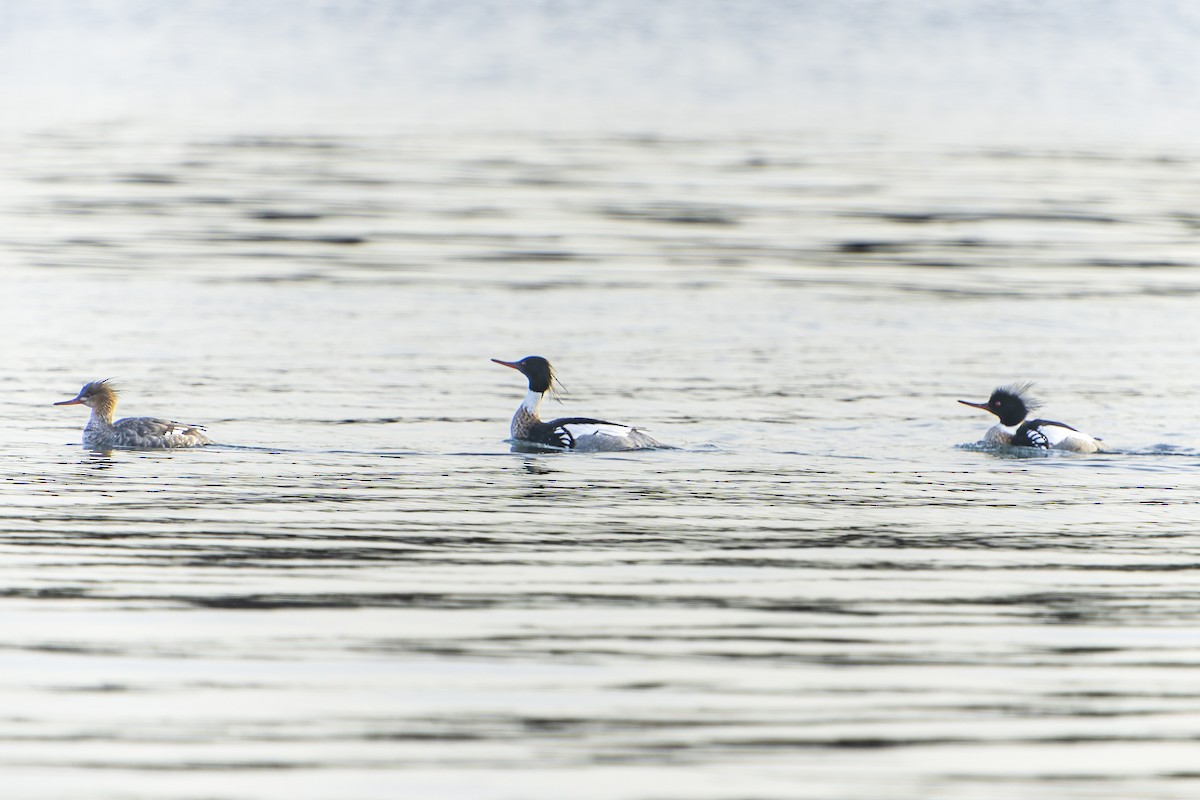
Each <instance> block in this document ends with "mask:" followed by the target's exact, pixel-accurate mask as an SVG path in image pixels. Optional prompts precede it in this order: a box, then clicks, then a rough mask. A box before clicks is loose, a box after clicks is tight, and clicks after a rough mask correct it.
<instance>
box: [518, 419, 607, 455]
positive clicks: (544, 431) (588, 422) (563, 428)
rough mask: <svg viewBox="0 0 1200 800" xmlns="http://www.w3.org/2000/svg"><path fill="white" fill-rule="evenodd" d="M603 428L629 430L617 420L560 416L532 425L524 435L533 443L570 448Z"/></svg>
mask: <svg viewBox="0 0 1200 800" xmlns="http://www.w3.org/2000/svg"><path fill="white" fill-rule="evenodd" d="M604 428H610V429H614V430H619V431H628V430H629V426H628V425H622V424H620V423H618V422H608V421H607V420H603V419H593V418H591V417H560V418H559V419H552V420H550V421H549V422H542V423H540V424H538V425H536V426H534V428H533V430H532V431H530V433H529V435H528V436H526V439H527V440H528V441H531V442H534V443H535V444H542V445H548V446H550V447H562V448H564V449H567V450H571V449H573V448H574V447H575V445H576V442H577V441H578V440H579V439H580V438H582V437H584V436H590V435H592V434H594V433H596V432H597V431H599V430H602V429H604Z"/></svg>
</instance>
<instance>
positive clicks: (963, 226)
mask: <svg viewBox="0 0 1200 800" xmlns="http://www.w3.org/2000/svg"><path fill="white" fill-rule="evenodd" d="M2 147H3V150H4V153H5V157H4V159H3V163H4V166H3V168H2V169H0V196H2V197H3V205H2V207H0V221H2V223H3V224H2V229H3V234H2V238H3V249H2V251H0V253H2V254H0V258H2V259H3V270H2V272H0V331H2V332H3V339H2V341H3V344H2V345H0V347H2V352H3V354H4V365H5V370H4V372H3V374H2V375H0V385H2V386H3V389H4V391H3V392H0V415H2V416H3V418H4V419H5V421H6V422H5V425H4V433H3V437H4V442H5V450H6V453H7V455H6V458H5V459H4V466H3V468H2V471H0V528H2V531H3V535H2V536H0V549H2V552H0V665H2V669H0V707H2V708H3V709H4V710H3V712H2V713H0V739H2V740H3V742H4V746H3V747H2V748H0V769H2V771H3V774H4V783H5V786H6V789H5V794H6V796H10V797H20V798H65V797H83V796H86V797H90V798H179V800H195V799H196V798H222V799H224V798H229V799H230V800H233V799H234V798H236V799H238V800H241V799H243V798H247V799H249V798H253V799H255V800H258V799H259V798H261V799H262V800H266V799H267V798H272V799H274V798H285V797H286V798H344V797H354V798H359V799H367V798H396V797H458V798H464V800H467V799H468V798H469V799H470V800H477V799H478V798H497V799H499V798H545V799H546V800H560V799H561V798H564V797H570V798H603V799H605V800H608V799H610V798H611V799H613V800H616V799H617V798H622V799H623V798H681V799H683V798H687V799H688V800H696V799H698V798H722V799H726V798H727V799H728V800H735V799H743V798H780V799H781V800H782V799H783V798H868V797H870V798H914V799H915V798H921V799H922V800H927V799H928V798H956V800H957V799H959V798H975V797H978V798H984V797H986V798H1012V797H1051V796H1053V797H1071V798H1076V797H1077V798H1112V799H1113V800H1127V799H1128V798H1132V797H1137V798H1186V797H1194V796H1196V795H1197V793H1200V770H1198V769H1197V764H1200V677H1198V675H1200V673H1198V672H1197V671H1196V670H1197V667H1200V629H1198V627H1197V625H1196V619H1197V615H1198V614H1200V569H1198V568H1200V505H1197V501H1196V498H1197V496H1200V494H1198V492H1200V451H1197V449H1196V447H1197V442H1198V436H1197V429H1198V428H1197V426H1198V423H1200V421H1198V419H1197V411H1196V403H1195V398H1196V397H1197V396H1198V394H1200V372H1198V371H1197V370H1196V346H1197V336H1196V332H1197V324H1196V312H1197V293H1198V292H1200V268H1198V262H1197V260H1196V255H1195V254H1196V247H1197V244H1198V243H1200V214H1198V212H1197V209H1196V199H1197V195H1196V190H1195V187H1196V186H1197V185H1198V181H1200V151H1185V150H1178V149H1154V148H1145V149H1137V148H1132V147H1130V148H1126V149H1124V150H1114V149H1112V148H1106V149H1093V150H1089V149H1046V148H1018V147H1004V148H992V147H983V146H977V147H959V148H951V147H938V148H934V147H907V148H905V147H898V146H893V145H889V144H888V143H886V142H881V141H859V142H839V143H837V144H834V143H831V142H830V141H828V140H821V139H808V138H805V137H803V136H798V135H797V136H784V135H778V136H769V135H761V136H718V135H711V136H708V135H706V136H700V135H697V136H694V137H670V136H621V135H615V134H595V135H584V134H577V135H567V134H560V135H549V134H546V135H537V134H489V135H483V134H457V135H436V136H435V135H418V134H412V135H382V134H381V135H364V136H357V137H356V136H349V135H347V136H304V135H279V136H249V135H216V134H214V135H204V134H202V133H192V134H188V133H183V132H177V133H176V134H174V135H163V134H161V133H150V132H147V131H144V130H141V129H138V128H135V127H134V128H130V127H122V126H114V127H112V128H109V129H105V130H94V129H91V130H65V129H55V130H50V131H41V132H39V133H37V134H36V135H34V134H27V135H10V136H9V137H8V138H7V139H6V140H5V141H4V142H3V144H2ZM529 354H539V355H544V356H546V357H548V358H550V359H551V360H552V361H553V362H554V363H555V365H556V366H557V368H558V371H559V374H560V377H561V379H562V381H563V383H564V384H565V385H566V387H567V389H568V390H569V392H568V394H567V395H566V396H565V397H564V402H563V403H562V404H561V405H558V404H555V403H550V404H549V407H548V410H549V411H550V412H551V413H552V414H553V415H555V416H567V415H570V416H574V415H583V416H599V417H603V418H606V419H612V420H616V421H623V422H630V423H636V424H638V425H639V426H641V427H643V428H645V429H647V430H648V431H649V432H650V433H651V434H652V435H653V436H655V437H656V438H658V439H660V440H662V441H664V442H667V443H670V444H672V445H675V447H676V449H672V450H663V451H648V452H636V453H617V454H545V455H527V454H515V453H511V452H510V450H509V445H508V443H507V442H506V441H505V439H506V437H507V431H508V420H509V417H510V416H511V415H512V412H513V411H514V410H515V408H516V406H517V404H518V403H519V401H520V398H521V396H522V395H523V393H524V389H525V386H524V383H523V381H522V379H521V377H520V376H519V375H517V374H516V373H514V372H512V371H511V370H506V369H503V368H501V367H498V366H496V365H495V364H492V363H490V361H489V359H490V358H492V357H498V358H504V359H515V358H520V357H522V356H525V355H529ZM106 377H112V378H114V379H115V381H116V382H118V383H119V384H120V386H121V387H122V389H123V395H122V398H123V399H122V402H121V405H120V407H119V408H118V415H121V414H127V415H162V416H171V417H174V418H178V419H183V420H185V421H188V422H199V423H203V424H205V425H207V426H208V431H209V434H210V435H211V436H212V437H213V438H214V439H216V440H217V441H218V442H220V443H221V444H220V445H218V446H215V447H211V448H207V449H204V450H199V451H191V452H113V453H110V454H98V453H91V452H87V451H85V450H83V449H82V448H81V447H80V445H79V440H80V437H81V431H82V428H83V425H84V422H85V419H86V414H85V413H83V411H82V410H81V409H79V408H78V407H66V408H55V407H53V406H52V405H51V403H53V402H54V401H57V400H63V399H68V398H70V397H73V396H74V395H75V393H76V392H77V391H78V390H79V387H80V386H81V385H82V384H83V383H84V382H85V381H88V380H93V379H97V378H106ZM1018 379H1035V380H1037V381H1038V388H1039V396H1040V397H1041V398H1042V399H1044V400H1045V401H1046V406H1045V409H1044V411H1043V412H1042V413H1043V415H1045V416H1048V417H1050V418H1054V419H1062V420H1064V421H1067V422H1070V423H1072V424H1075V425H1077V426H1078V427H1081V428H1083V429H1084V430H1087V431H1089V432H1090V433H1092V434H1094V435H1097V436H1100V437H1102V438H1103V439H1104V440H1105V441H1106V443H1107V444H1108V445H1109V447H1110V448H1111V450H1112V451H1111V452H1109V453H1104V454H1100V455H1094V456H1078V455H1071V454H1049V455H1046V454H1043V453H1019V452H1008V453H1003V452H995V451H982V450H979V449H977V448H974V447H973V446H972V445H973V444H974V443H975V442H977V441H978V440H979V439H980V438H981V437H982V435H983V433H984V431H985V430H986V429H987V427H988V426H989V425H990V424H991V419H990V418H987V416H988V415H986V414H983V413H982V412H979V411H975V410H972V409H969V408H966V407H964V406H961V405H959V404H958V403H956V402H955V401H956V400H957V399H960V398H962V399H969V400H982V399H985V398H986V397H987V394H988V393H989V392H990V391H991V389H992V388H993V387H994V386H996V385H999V384H1007V383H1010V382H1013V381H1015V380H1018Z"/></svg>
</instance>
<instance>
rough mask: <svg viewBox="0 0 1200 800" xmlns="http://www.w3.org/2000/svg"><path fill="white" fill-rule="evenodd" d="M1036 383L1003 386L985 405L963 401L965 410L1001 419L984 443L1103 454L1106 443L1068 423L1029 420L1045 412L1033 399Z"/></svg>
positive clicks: (989, 431) (998, 388)
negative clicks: (981, 412)
mask: <svg viewBox="0 0 1200 800" xmlns="http://www.w3.org/2000/svg"><path fill="white" fill-rule="evenodd" d="M1032 388H1033V382H1032V381H1026V382H1024V383H1014V384H1011V385H1009V386H1000V387H997V388H996V389H995V390H993V391H992V394H991V396H990V397H988V399H987V400H986V401H985V402H982V403H976V402H972V401H970V400H959V401H958V402H960V403H962V404H963V405H965V406H970V407H971V408H979V409H983V410H984V411H987V412H989V413H991V414H995V415H996V416H997V417H998V418H999V422H998V423H997V424H995V425H993V426H992V427H991V428H989V429H988V432H987V434H986V435H985V436H984V438H983V441H984V442H985V443H987V444H993V445H1009V446H1012V447H1034V448H1037V449H1039V450H1068V451H1071V452H1074V453H1099V452H1102V451H1103V450H1104V445H1103V443H1102V440H1100V439H1097V438H1095V437H1094V436H1090V435H1088V434H1086V433H1084V432H1083V431H1081V430H1079V429H1078V428H1073V427H1071V426H1070V425H1067V424H1066V423H1065V422H1054V421H1053V420H1048V419H1029V418H1028V417H1029V413H1030V412H1031V411H1034V410H1036V409H1038V408H1041V405H1042V404H1041V403H1040V402H1039V401H1037V400H1035V399H1033V398H1032V397H1030V396H1029V391H1030V390H1031V389H1032Z"/></svg>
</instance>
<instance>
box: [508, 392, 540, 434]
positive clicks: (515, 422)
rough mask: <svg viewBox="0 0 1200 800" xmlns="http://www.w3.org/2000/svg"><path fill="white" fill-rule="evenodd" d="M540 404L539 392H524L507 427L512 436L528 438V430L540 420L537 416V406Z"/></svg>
mask: <svg viewBox="0 0 1200 800" xmlns="http://www.w3.org/2000/svg"><path fill="white" fill-rule="evenodd" d="M541 404H542V393H541V392H534V391H528V392H526V393H525V399H524V400H522V401H521V405H520V407H519V408H518V409H517V413H515V414H513V418H512V425H511V426H510V427H509V433H510V435H511V436H512V438H514V439H525V438H528V434H529V432H530V430H531V429H532V428H533V427H534V426H535V425H536V424H537V423H539V422H541V417H539V416H538V407H539V406H541Z"/></svg>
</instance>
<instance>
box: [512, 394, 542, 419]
mask: <svg viewBox="0 0 1200 800" xmlns="http://www.w3.org/2000/svg"><path fill="white" fill-rule="evenodd" d="M543 397H545V395H544V394H542V393H541V392H535V391H533V390H532V389H530V390H529V391H527V392H525V399H524V400H522V401H521V408H520V409H518V410H519V411H524V412H525V413H526V414H529V415H530V416H531V417H533V418H534V419H540V417H539V416H538V409H539V408H541V405H542V398H543Z"/></svg>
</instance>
